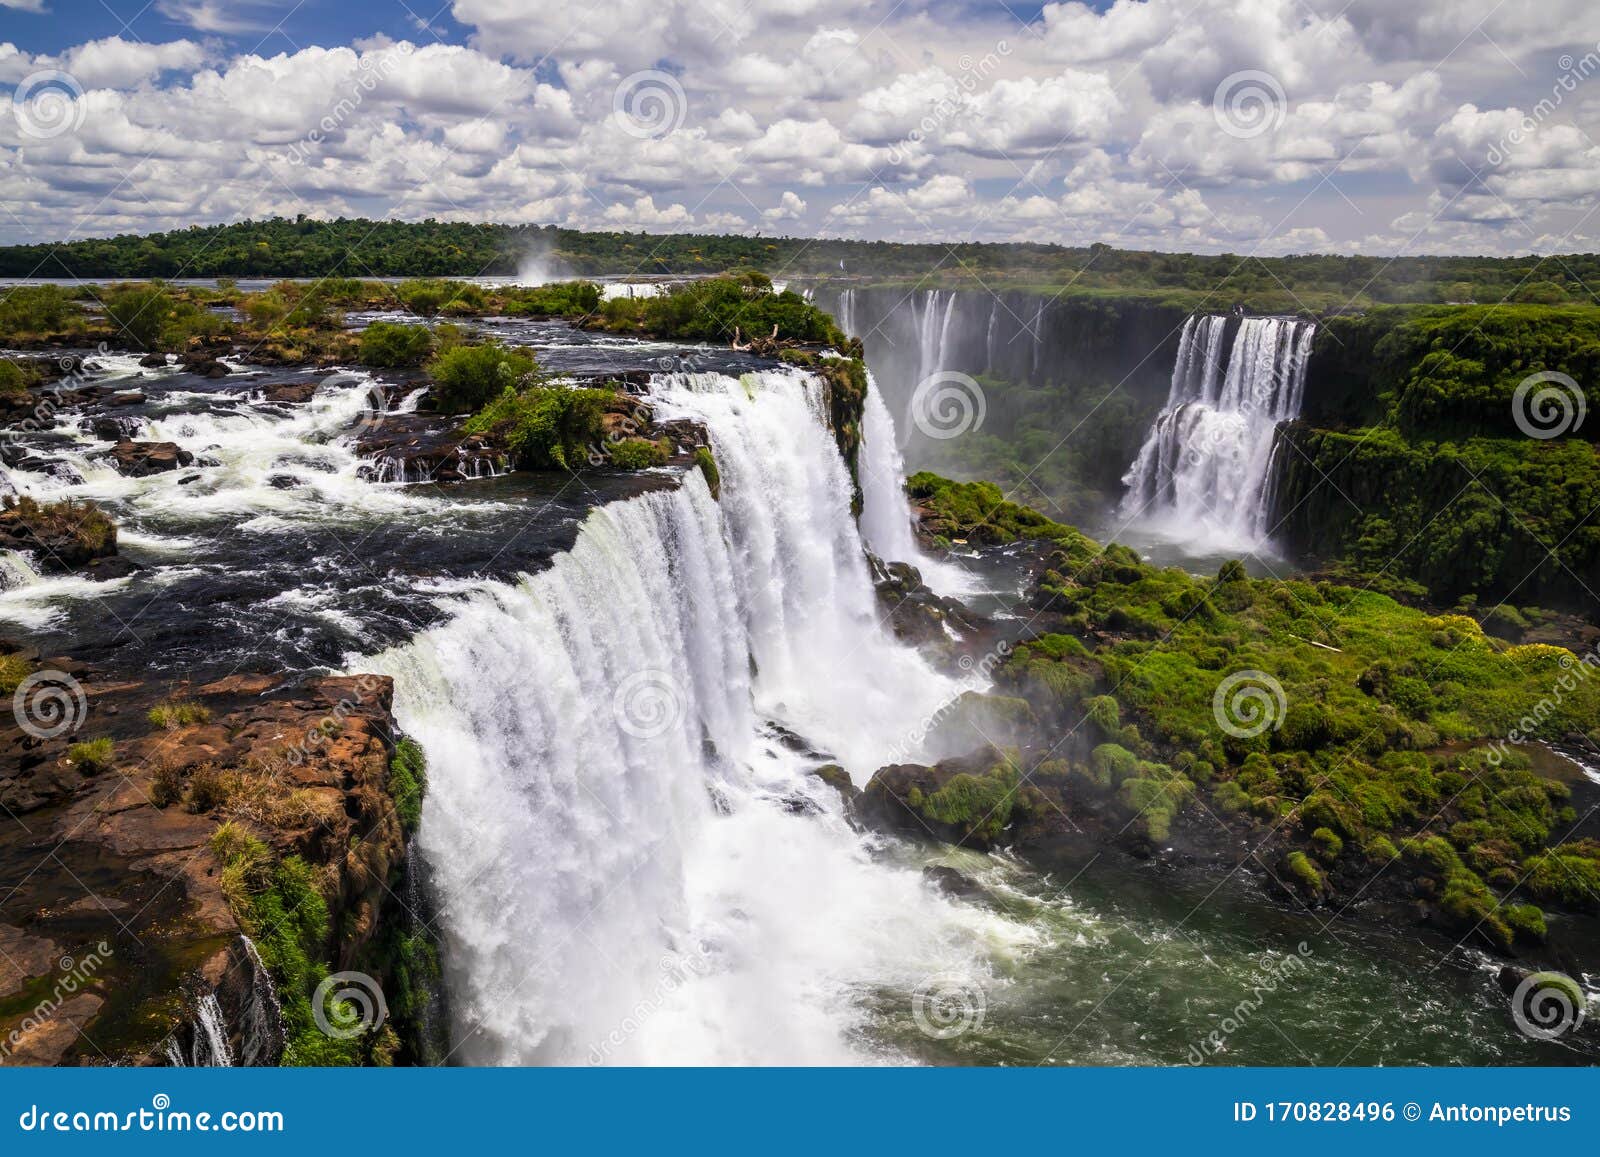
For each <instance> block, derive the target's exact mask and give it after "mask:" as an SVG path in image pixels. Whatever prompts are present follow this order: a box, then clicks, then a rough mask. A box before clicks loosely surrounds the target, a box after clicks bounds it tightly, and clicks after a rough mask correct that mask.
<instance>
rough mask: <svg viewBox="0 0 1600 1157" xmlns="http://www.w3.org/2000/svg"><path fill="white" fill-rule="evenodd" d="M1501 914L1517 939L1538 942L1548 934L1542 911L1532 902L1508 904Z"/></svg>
mask: <svg viewBox="0 0 1600 1157" xmlns="http://www.w3.org/2000/svg"><path fill="white" fill-rule="evenodd" d="M1501 915H1502V916H1504V917H1505V922H1506V924H1507V926H1509V927H1510V929H1511V932H1512V935H1513V936H1515V937H1516V938H1517V939H1518V940H1527V941H1532V942H1534V943H1539V942H1541V941H1543V940H1544V938H1545V936H1546V935H1548V929H1547V928H1546V927H1545V923H1544V913H1543V912H1541V911H1539V909H1538V908H1537V907H1536V906H1535V905H1533V904H1508V905H1506V907H1505V908H1504V909H1503V911H1502V912H1501Z"/></svg>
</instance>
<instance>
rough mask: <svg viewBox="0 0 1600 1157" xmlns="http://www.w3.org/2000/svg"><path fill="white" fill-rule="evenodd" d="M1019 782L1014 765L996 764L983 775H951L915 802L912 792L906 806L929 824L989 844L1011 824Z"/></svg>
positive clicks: (914, 793) (914, 794)
mask: <svg viewBox="0 0 1600 1157" xmlns="http://www.w3.org/2000/svg"><path fill="white" fill-rule="evenodd" d="M1020 782H1021V775H1020V773H1019V772H1018V771H1017V768H1016V766H1015V765H1014V764H1012V763H1010V762H1005V763H999V764H996V765H995V766H994V767H991V768H990V769H989V771H988V772H987V773H985V774H983V775H968V774H966V773H965V772H963V773H961V774H958V775H954V776H952V777H951V778H950V779H949V780H948V781H947V782H946V783H945V784H944V786H942V787H941V788H939V789H938V790H937V791H934V792H931V793H929V794H928V795H927V796H926V797H925V798H922V799H920V800H918V801H916V802H913V799H914V798H915V797H916V796H919V795H921V793H920V792H916V791H915V790H913V792H912V793H910V794H908V796H907V801H906V802H907V803H908V804H910V805H911V806H912V807H913V808H914V809H916V810H918V811H920V812H921V813H922V814H923V815H924V816H925V817H926V818H928V819H930V820H934V821H936V822H938V823H942V824H949V825H951V826H953V827H956V828H959V829H961V831H962V832H963V834H964V835H965V836H968V837H972V836H977V837H980V838H982V839H984V840H989V841H992V840H996V839H999V837H1000V833H1001V832H1003V831H1004V830H1005V829H1006V827H1007V825H1009V824H1010V823H1011V818H1012V814H1013V811H1014V810H1015V809H1016V807H1017V804H1018V801H1019V796H1018V791H1017V788H1018V785H1019V783H1020Z"/></svg>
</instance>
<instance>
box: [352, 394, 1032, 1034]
mask: <svg viewBox="0 0 1600 1157" xmlns="http://www.w3.org/2000/svg"><path fill="white" fill-rule="evenodd" d="M652 396H653V398H654V400H655V404H656V406H657V410H658V413H660V414H662V415H663V416H665V417H689V418H694V419H696V420H698V421H700V422H703V423H704V424H705V426H706V428H707V429H708V431H709V434H710V438H711V443H712V451H713V453H714V454H715V456H716V460H717V464H718V468H719V470H720V473H721V477H722V489H721V501H720V502H718V501H716V500H713V498H712V497H711V494H710V491H709V490H708V489H707V487H706V484H705V482H704V479H703V477H702V476H701V474H700V473H699V472H698V471H692V472H690V473H689V474H688V475H687V476H685V478H684V479H683V482H682V485H681V486H680V487H678V488H677V489H674V490H663V491H655V492H651V493H648V494H645V495H642V496H639V497H636V498H633V499H630V500H627V501H625V502H619V503H614V504H611V505H609V506H605V507H601V508H598V509H596V510H594V511H592V512H591V513H590V514H589V516H588V518H587V519H586V520H585V522H584V524H583V526H582V528H581V529H580V532H579V534H578V537H577V540H576V542H575V543H574V545H573V547H572V549H571V551H570V552H568V553H567V554H565V555H561V556H558V557H557V558H556V559H555V560H554V561H553V563H552V565H551V567H550V568H549V569H548V570H546V571H544V572H542V573H540V574H538V575H535V576H531V577H525V578H524V579H523V580H522V581H521V582H519V583H517V584H515V585H508V584H499V583H486V584H483V585H482V586H481V587H478V588H476V589H474V590H473V591H472V592H470V593H469V594H467V595H466V596H464V597H462V598H460V599H459V600H458V602H457V604H456V606H455V610H454V615H453V617H452V618H451V619H450V620H449V621H447V622H445V623H443V624H441V625H439V626H437V627H434V628H431V629H430V630H428V631H425V632H423V633H422V634H420V635H419V636H417V637H416V638H414V639H413V640H412V641H411V642H410V643H408V644H407V645H405V646H404V647H400V648H396V649H394V650H392V651H389V652H386V653H385V654H383V655H380V656H377V657H376V660H375V664H376V667H377V669H379V670H384V671H387V672H389V673H391V674H393V675H394V676H395V680H396V695H395V710H396V714H397V715H398V716H399V718H400V721H401V723H402V724H403V725H404V727H405V729H406V731H407V733H408V734H410V735H413V736H415V737H416V738H417V739H418V741H419V742H421V743H422V745H423V747H424V748H425V749H426V750H427V752H428V756H429V763H430V770H429V779H430V788H429V792H428V796H427V800H426V804H425V809H424V817H423V823H422V828H421V831H420V833H419V837H418V839H419V846H420V848H421V851H422V854H423V855H424V856H425V857H426V858H427V860H428V863H429V867H430V873H431V876H432V879H433V881H434V883H435V885H436V886H437V890H438V896H439V902H440V912H441V925H442V928H443V931H444V936H445V946H446V950H445V954H444V959H445V960H446V962H447V985H448V987H449V993H450V1003H451V1010H452V1013H453V1015H454V1017H455V1033H454V1039H455V1040H456V1052H455V1054H454V1056H453V1058H452V1059H453V1060H455V1061H457V1062H460V1061H463V1060H465V1061H467V1062H472V1063H499V1064H512V1063H524V1064H531V1063H558V1064H559V1063H567V1064H583V1063H595V1064H599V1063H622V1064H652V1063H845V1062H860V1061H861V1060H864V1059H865V1060H871V1059H893V1058H894V1055H895V1054H892V1053H885V1052H883V1051H881V1050H880V1049H879V1048H877V1047H874V1046H871V1045H869V1044H867V1043H864V1040H863V1036H862V1033H863V1031H864V1026H865V1025H866V1024H868V1023H869V1022H870V1017H871V1013H870V1011H869V1007H868V1006H869V1004H870V1002H871V1001H872V1000H873V999H874V998H875V997H878V996H881V995H882V994H883V993H884V992H886V991H887V992H896V993H902V994H904V1003H905V1007H907V1008H909V1007H910V1005H909V1000H910V995H909V994H910V992H911V990H912V989H914V988H915V987H916V985H917V984H918V983H920V982H922V981H923V980H925V979H926V978H927V977H928V976H929V975H930V974H937V973H951V972H954V973H956V974H959V975H966V976H974V977H977V976H981V975H983V974H984V973H985V972H986V971H987V965H986V961H987V959H988V953H987V950H986V948H985V945H992V944H994V943H996V942H998V941H1000V940H1004V939H1007V938H1010V939H1012V940H1018V939H1022V938H1025V937H1026V936H1027V933H1026V932H1025V931H1023V930H1020V929H1018V928H1017V927H1016V926H1014V925H1012V924H1011V923H1010V922H1009V921H1006V920H1004V919H1003V918H1002V917H1000V916H997V915H995V914H993V913H988V912H984V911H982V910H979V909H977V908H974V907H971V906H967V905H964V904H961V903H959V902H957V901H954V900H951V899H949V898H947V897H944V896H942V895H940V894H938V893H936V892H935V891H934V890H933V889H931V888H930V887H929V886H928V885H927V884H926V883H925V882H924V881H923V879H922V878H921V875H920V873H919V872H917V871H915V870H913V869H911V868H909V867H902V866H898V865H897V863H896V862H895V860H894V858H893V857H885V856H883V855H881V854H874V853H873V851H872V846H871V844H870V843H869V842H868V838H867V837H863V836H862V835H860V834H859V833H857V832H856V831H855V830H854V829H853V828H852V827H851V825H850V824H849V823H848V822H847V820H846V817H845V815H844V812H843V808H842V806H841V804H840V802H839V799H838V797H837V796H836V795H835V794H834V792H833V790H832V789H831V788H828V787H826V786H824V785H822V784H821V782H820V781H818V780H817V779H816V778H815V777H813V776H810V775H808V774H806V773H807V771H808V770H809V769H810V768H812V767H815V766H817V765H818V764H820V763H822V762H824V761H827V760H829V759H836V760H837V761H838V762H841V763H843V764H844V765H845V766H846V768H847V769H848V770H849V772H850V773H851V775H852V776H853V777H854V778H855V779H856V781H857V782H861V781H863V780H864V779H865V778H866V777H867V776H868V775H870V774H871V772H872V770H873V769H874V768H875V767H877V766H878V765H879V763H880V762H881V761H883V760H884V759H886V757H887V755H888V753H889V751H890V749H891V748H893V747H894V746H896V745H900V744H905V743H906V736H907V733H908V731H909V730H911V729H914V728H915V727H916V726H917V725H918V723H919V721H920V720H922V719H925V718H926V717H927V715H928V714H929V713H930V712H931V711H933V710H935V709H936V708H937V706H938V705H940V704H942V703H944V702H946V701H947V699H948V697H949V696H950V695H952V694H953V693H954V692H955V691H956V690H957V687H956V685H954V684H953V683H952V682H951V681H948V680H946V679H944V678H943V677H941V676H939V675H937V674H936V673H935V672H933V671H932V670H931V669H930V668H929V667H928V666H927V665H926V664H925V663H924V662H923V661H922V660H921V658H920V657H919V656H917V655H916V654H915V653H914V652H912V651H910V650H908V649H906V648H903V647H901V646H900V645H898V644H897V643H895V642H894V641H893V640H892V639H891V638H890V637H889V636H888V634H887V633H886V632H885V631H884V629H883V628H882V627H881V626H880V625H879V623H878V620H877V615H876V606H875V593H874V592H873V590H872V586H871V581H870V576H869V572H868V569H867V566H866V563H865V559H864V555H863V549H862V543H861V539H860V536H859V534H858V532H857V529H856V525H855V522H854V520H853V519H852V518H851V516H850V492H851V488H850V480H849V475H848V472H847V471H846V469H845V466H844V462H843V460H842V459H841V457H840V456H839V453H838V450H837V448H836V446H835V445H834V441H833V437H832V434H831V432H830V431H829V429H828V427H827V419H826V408H825V405H824V392H823V386H822V383H821V382H820V380H819V379H817V378H816V377H815V376H813V375H807V374H800V373H797V372H792V371H789V372H786V371H772V372H766V373H760V374H747V375H745V376H744V377H743V378H742V379H735V378H731V377H726V376H722V375H717V374H673V375H658V376H657V377H656V379H655V380H654V381H653V383H652ZM361 662H362V663H364V664H372V663H374V660H372V659H364V660H361ZM368 669H371V668H370V667H369V668H368ZM774 724H777V725H781V727H782V728H784V729H786V730H787V731H789V732H793V733H796V734H798V735H799V736H802V737H804V741H805V743H808V744H810V745H812V747H813V748H815V750H813V751H807V752H798V751H795V750H794V748H795V747H796V746H798V744H795V743H793V742H788V743H785V742H782V741H781V740H780V738H779V736H780V735H781V733H780V732H778V731H776V730H775V728H774V726H773V725H774Z"/></svg>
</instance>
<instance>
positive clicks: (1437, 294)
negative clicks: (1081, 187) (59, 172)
mask: <svg viewBox="0 0 1600 1157" xmlns="http://www.w3.org/2000/svg"><path fill="white" fill-rule="evenodd" d="M531 261H537V262H540V263H541V264H543V265H544V266H546V267H547V268H549V269H550V270H551V272H552V273H553V274H554V275H557V276H568V277H574V276H578V277H583V276H590V277H592V276H603V275H626V274H639V275H661V274H693V273H716V272H722V271H726V270H729V269H735V268H741V267H755V268H758V269H762V270H764V271H766V272H767V273H769V274H771V275H773V276H776V277H784V276H829V277H847V278H855V279H862V280H869V281H879V282H881V281H897V280H911V281H915V282H918V283H922V284H938V285H962V284H970V285H973V286H978V285H983V286H985V287H989V288H994V287H996V286H998V285H1006V286H1012V287H1036V288H1042V289H1043V288H1049V289H1054V290H1061V289H1063V288H1065V289H1068V290H1069V291H1070V292H1073V293H1109V294H1157V295H1166V296H1173V297H1175V298H1180V299H1181V298H1183V297H1184V296H1186V295H1190V294H1195V293H1202V292H1203V293H1206V294H1207V295H1208V296H1209V297H1210V298H1211V299H1212V300H1216V299H1217V297H1218V295H1219V294H1220V295H1221V297H1222V298H1225V299H1233V300H1237V301H1239V302H1241V303H1249V304H1251V305H1253V306H1254V307H1256V308H1286V309H1315V310H1325V309H1332V308H1339V307H1343V306H1362V305H1368V304H1372V303H1384V302H1390V303H1406V302H1423V303H1438V302H1479V303H1490V302H1500V301H1508V300H1509V301H1521V302H1528V303H1532V304H1560V303H1563V302H1594V301H1596V298H1595V295H1594V293H1593V291H1592V290H1591V289H1589V288H1588V287H1589V286H1594V285H1600V255H1597V254H1574V255H1563V256H1560V257H1554V258H1551V257H1546V258H1540V257H1536V256H1524V257H1400V258H1389V257H1354V256H1336V255H1308V256H1299V257H1268V258H1259V257H1245V256H1239V255H1235V254H1219V255H1196V254H1183V253H1155V252H1146V251H1137V250H1123V249H1114V248H1112V247H1110V246H1108V245H1101V244H1096V245H1091V246H1088V247H1082V248H1074V247H1066V246H1059V245H1044V244H1031V243H1004V244H977V243H973V244H957V245H943V244H907V243H901V242H889V241H848V240H818V239H812V238H800V237H762V236H759V235H757V236H754V237H746V236H734V235H723V234H688V233H684V234H670V235H655V234H647V233H626V232H612V233H588V232H580V231H578V230H573V229H561V228H557V227H555V226H552V225H545V226H534V225H492V224H468V223H463V222H446V221H433V220H428V221H417V222H403V221H369V220H364V219H359V218H358V219H344V218H341V219H338V220H333V221H323V220H313V219H311V218H307V217H304V216H302V217H299V218H296V219H293V220H291V219H288V218H282V217H274V218H269V219H265V220H260V221H249V220H247V221H241V222H238V223H236V224H231V225H195V226H191V227H190V228H187V229H179V230H174V231H172V232H169V233H151V234H146V235H136V234H123V235H121V236H117V237H105V238H94V239H87V240H79V241H64V242H59V243H53V244H52V243H45V244H37V245H16V246H10V247H3V248H0V276H4V277H70V278H107V277H140V278H144V277H162V278H181V277H197V278H207V277H251V278H253V277H272V278H277V277H325V276H330V275H338V276H341V277H417V276H433V277H469V276H476V275H497V274H498V275H507V274H514V273H516V272H518V270H519V269H520V268H522V267H523V266H524V265H526V264H527V263H529V262H531Z"/></svg>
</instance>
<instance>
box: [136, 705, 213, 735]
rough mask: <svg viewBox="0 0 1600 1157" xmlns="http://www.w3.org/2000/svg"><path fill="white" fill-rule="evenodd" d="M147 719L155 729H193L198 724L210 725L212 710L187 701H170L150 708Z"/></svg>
mask: <svg viewBox="0 0 1600 1157" xmlns="http://www.w3.org/2000/svg"><path fill="white" fill-rule="evenodd" d="M145 718H146V719H148V720H149V721H150V724H151V726H153V727H160V728H163V729H164V730H167V731H173V730H176V729H177V728H179V727H191V726H193V725H194V724H196V723H209V722H210V721H211V709H210V708H209V707H202V706H201V705H200V704H198V703H190V702H188V701H187V700H182V699H169V700H167V701H166V702H165V703H158V704H156V706H154V707H152V708H150V710H149V712H148V713H147V714H146V716H145Z"/></svg>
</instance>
